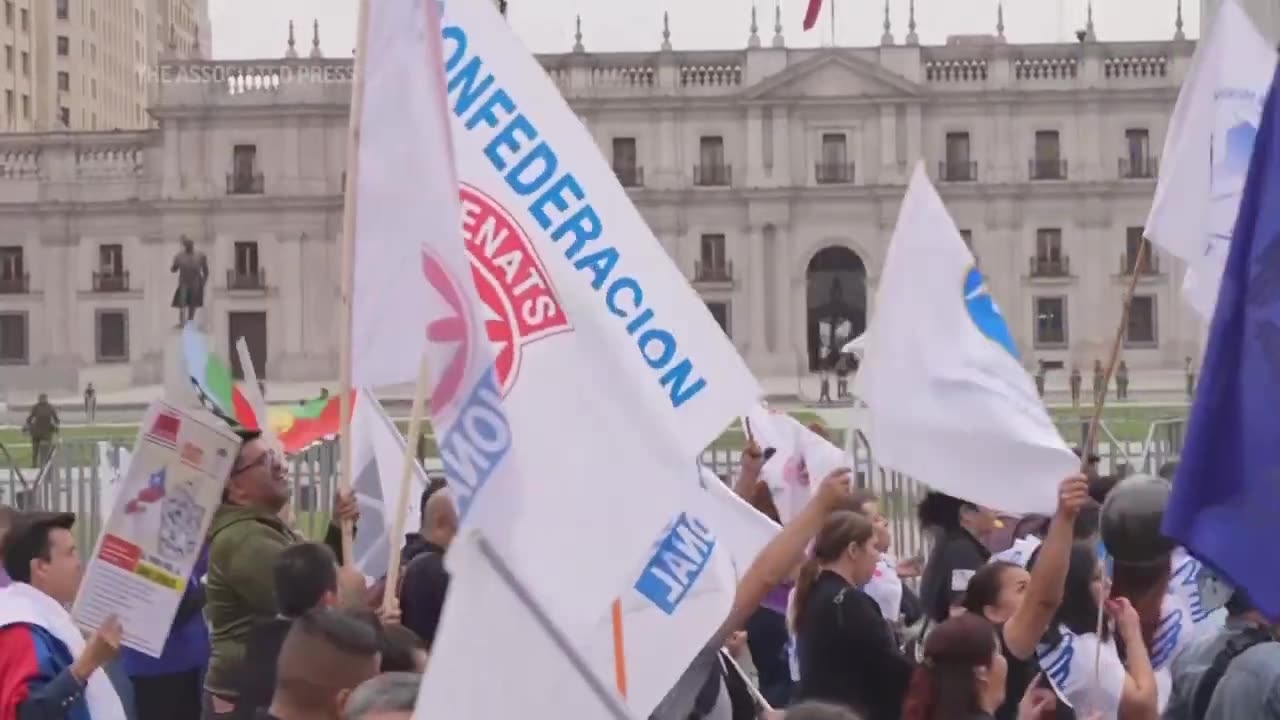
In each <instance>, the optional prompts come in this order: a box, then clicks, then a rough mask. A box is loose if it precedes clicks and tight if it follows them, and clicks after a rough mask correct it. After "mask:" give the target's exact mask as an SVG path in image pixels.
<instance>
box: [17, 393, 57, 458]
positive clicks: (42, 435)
mask: <svg viewBox="0 0 1280 720" xmlns="http://www.w3.org/2000/svg"><path fill="white" fill-rule="evenodd" d="M22 429H23V430H24V431H25V432H26V433H27V435H29V436H30V437H31V467H33V468H38V467H40V465H41V464H43V463H44V461H45V460H46V459H47V458H48V455H49V451H50V450H51V449H52V446H53V436H54V435H55V434H56V433H57V432H58V411H57V410H55V409H54V408H53V405H52V404H50V403H49V396H48V395H45V394H44V393H41V394H40V397H39V399H37V400H36V404H35V405H32V406H31V412H30V413H29V414H28V415H27V421H26V422H25V423H24V424H23V426H22Z"/></svg>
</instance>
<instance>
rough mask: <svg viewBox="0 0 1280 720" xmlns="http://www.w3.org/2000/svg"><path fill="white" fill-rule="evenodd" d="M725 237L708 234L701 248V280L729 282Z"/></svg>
mask: <svg viewBox="0 0 1280 720" xmlns="http://www.w3.org/2000/svg"><path fill="white" fill-rule="evenodd" d="M724 255H725V253H724V235H720V234H713V233H706V234H703V236H702V245H701V247H700V248H699V255H698V257H699V260H698V272H697V277H698V279H699V280H728V279H729V268H728V266H727V265H726V263H725V257H724Z"/></svg>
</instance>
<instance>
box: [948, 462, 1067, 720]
mask: <svg viewBox="0 0 1280 720" xmlns="http://www.w3.org/2000/svg"><path fill="white" fill-rule="evenodd" d="M1091 502H1092V500H1091V499H1090V498H1089V485H1088V481H1087V480H1086V479H1085V477H1084V475H1075V476H1072V477H1069V478H1067V479H1066V480H1063V481H1062V483H1061V484H1059V486H1058V507H1057V511H1056V512H1055V513H1054V516H1053V519H1052V520H1051V521H1050V523H1049V531H1048V532H1047V533H1046V535H1045V539H1044V542H1043V544H1041V545H1040V547H1039V548H1038V549H1037V550H1036V551H1035V554H1034V555H1033V557H1032V558H1031V559H1030V561H1029V563H1028V564H1029V566H1030V568H1031V571H1030V572H1029V573H1028V572H1027V571H1026V570H1024V569H1022V567H1020V566H1018V565H1016V564H1013V563H1008V562H1003V561H994V562H991V563H989V564H987V565H986V566H985V567H983V568H982V569H981V570H979V571H978V572H977V573H976V574H975V575H974V576H973V579H972V580H970V581H969V586H968V587H967V588H966V589H965V597H964V608H965V610H967V611H968V612H969V613H970V614H972V615H976V616H979V617H982V618H983V619H985V620H987V621H988V622H990V623H991V624H992V625H994V626H995V628H996V637H997V639H998V641H999V650H1000V653H1001V656H1002V657H1003V659H1004V661H1005V665H1006V668H1007V672H1006V673H1005V678H1006V682H1005V688H1004V693H1003V695H1004V697H1005V702H1004V703H1003V704H1000V705H998V706H997V707H996V708H995V709H994V710H993V714H994V715H995V717H996V718H998V720H1015V718H1016V717H1017V715H1018V703H1019V702H1020V701H1021V699H1022V698H1023V695H1024V694H1025V693H1026V691H1027V688H1028V687H1029V686H1030V685H1031V682H1032V679H1033V678H1034V677H1035V676H1036V674H1037V673H1038V670H1039V669H1038V667H1037V665H1036V654H1035V652H1036V647H1037V646H1038V645H1039V644H1040V643H1041V641H1042V640H1043V638H1044V636H1045V633H1046V632H1047V631H1048V630H1049V627H1050V624H1051V623H1052V622H1053V618H1054V616H1055V615H1056V614H1057V612H1058V609H1059V606H1060V603H1061V600H1062V594H1063V587H1064V586H1065V584H1066V579H1067V571H1068V568H1069V566H1070V562H1071V547H1072V542H1073V531H1074V524H1075V521H1076V518H1077V517H1078V516H1079V514H1080V512H1081V510H1082V509H1083V508H1085V507H1087V506H1088V505H1089V504H1090V503H1091ZM927 647H928V642H927V641H926V650H927Z"/></svg>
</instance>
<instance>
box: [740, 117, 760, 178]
mask: <svg viewBox="0 0 1280 720" xmlns="http://www.w3.org/2000/svg"><path fill="white" fill-rule="evenodd" d="M762 133H763V124H762V121H761V111H760V108H759V107H758V106H756V107H750V108H747V141H746V152H745V153H744V154H743V155H744V157H743V160H744V161H745V163H746V168H745V170H746V175H745V176H744V177H745V180H746V183H747V187H761V186H763V185H764V184H765V182H764V162H763V161H764V153H763V152H762V151H763V149H764V141H763V138H764V136H763V134H762Z"/></svg>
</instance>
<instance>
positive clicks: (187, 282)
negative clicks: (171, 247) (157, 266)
mask: <svg viewBox="0 0 1280 720" xmlns="http://www.w3.org/2000/svg"><path fill="white" fill-rule="evenodd" d="M169 272H175V273H178V288H177V289H176V290H174V291H173V303H172V306H173V307H176V308H178V327H182V325H183V324H184V323H186V322H188V321H190V320H195V319H196V310H198V309H200V308H202V307H204V285H205V283H206V282H207V281H208V280H209V261H208V259H207V258H205V256H204V253H202V252H199V251H197V250H196V249H195V243H193V242H191V239H190V238H188V237H186V236H183V238H182V252H180V253H178V254H177V255H174V256H173V266H172V267H170V268H169Z"/></svg>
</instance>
